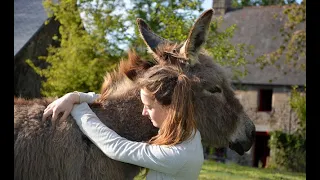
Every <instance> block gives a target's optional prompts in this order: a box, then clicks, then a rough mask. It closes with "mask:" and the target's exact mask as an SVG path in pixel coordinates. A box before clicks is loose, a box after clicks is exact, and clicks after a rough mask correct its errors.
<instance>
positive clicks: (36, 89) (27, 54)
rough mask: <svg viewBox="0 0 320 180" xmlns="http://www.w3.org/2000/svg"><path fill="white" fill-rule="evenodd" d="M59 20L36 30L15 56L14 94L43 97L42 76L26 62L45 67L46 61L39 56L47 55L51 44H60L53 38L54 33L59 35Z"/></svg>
mask: <svg viewBox="0 0 320 180" xmlns="http://www.w3.org/2000/svg"><path fill="white" fill-rule="evenodd" d="M59 25H60V24H59V22H57V21H55V20H53V19H52V20H49V23H48V24H47V25H45V24H44V25H43V26H41V27H40V29H39V30H38V31H37V32H35V34H34V35H33V37H31V39H30V40H29V41H28V42H27V43H26V44H25V45H24V47H23V48H22V49H21V50H20V51H19V52H18V53H17V54H16V55H15V57H14V96H17V97H24V98H38V97H41V94H40V88H41V77H40V76H39V75H38V74H36V73H35V72H34V70H33V69H32V68H31V67H30V66H29V65H28V64H26V62H25V61H26V59H31V61H32V62H33V63H34V64H35V65H36V66H37V67H41V68H44V67H46V66H47V65H46V63H45V62H44V61H41V60H38V57H39V56H46V55H47V48H48V47H49V45H53V46H58V45H59V44H58V43H57V42H56V41H54V40H53V39H52V37H53V35H58V32H59Z"/></svg>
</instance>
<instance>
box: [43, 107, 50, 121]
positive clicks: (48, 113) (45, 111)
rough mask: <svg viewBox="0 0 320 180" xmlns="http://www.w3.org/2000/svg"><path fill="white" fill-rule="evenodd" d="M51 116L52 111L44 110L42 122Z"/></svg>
mask: <svg viewBox="0 0 320 180" xmlns="http://www.w3.org/2000/svg"><path fill="white" fill-rule="evenodd" d="M51 114H52V109H49V110H48V109H45V110H44V113H43V116H42V121H44V120H46V119H47V118H48V117H49V116H50V115H51Z"/></svg>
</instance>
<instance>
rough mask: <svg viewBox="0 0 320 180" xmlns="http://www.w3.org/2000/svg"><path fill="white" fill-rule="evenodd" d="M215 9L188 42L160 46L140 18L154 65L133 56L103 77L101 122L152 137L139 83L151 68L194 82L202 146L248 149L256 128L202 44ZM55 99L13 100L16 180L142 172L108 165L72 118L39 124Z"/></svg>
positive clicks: (116, 177)
mask: <svg viewBox="0 0 320 180" xmlns="http://www.w3.org/2000/svg"><path fill="white" fill-rule="evenodd" d="M212 14H213V10H212V9H209V10H207V11H205V12H204V13H202V14H201V16H200V17H199V18H198V19H197V21H196V22H195V24H194V26H193V27H192V28H191V30H190V33H189V36H188V38H187V40H186V41H185V42H183V43H181V44H177V43H174V42H171V41H168V40H165V39H163V38H161V37H159V36H158V35H156V34H155V33H153V32H152V31H151V29H150V28H149V27H148V25H147V24H146V23H145V22H144V21H143V20H142V19H137V24H138V28H139V31H140V35H141V37H142V39H143V40H144V42H145V43H146V45H147V47H148V49H149V52H150V54H151V55H152V57H153V58H152V59H153V60H154V61H152V60H149V61H144V60H141V59H140V58H139V57H138V56H137V55H135V54H132V53H131V54H130V53H129V58H128V60H127V61H122V62H120V65H119V69H118V71H115V72H112V73H108V74H107V75H106V78H105V82H104V84H103V86H102V88H101V93H102V94H106V95H107V97H108V98H107V99H108V100H107V101H105V102H102V103H94V104H91V105H90V106H91V108H92V110H93V111H94V112H95V113H96V114H97V116H98V117H99V118H100V120H101V121H102V122H103V123H105V124H106V125H107V126H108V127H110V128H111V129H113V130H115V131H116V132H117V133H118V134H119V135H121V136H123V137H125V138H127V139H129V140H133V141H147V140H148V139H150V138H151V137H152V136H154V135H155V134H156V133H157V129H156V128H155V127H153V126H152V124H151V122H150V120H149V119H148V118H146V117H144V116H142V115H141V111H142V103H141V102H140V96H139V89H138V88H137V87H136V86H135V83H134V82H135V80H136V77H138V76H139V74H140V75H141V74H142V73H144V72H145V71H147V69H148V68H150V67H152V66H153V65H155V64H163V65H166V64H173V65H177V66H180V67H182V69H183V71H184V73H185V74H187V75H188V76H190V77H192V79H197V81H195V83H194V85H193V87H192V88H193V91H194V107H195V113H196V121H197V128H198V129H199V131H200V133H201V136H202V139H203V141H205V142H207V143H209V144H210V145H212V146H214V147H230V148H231V149H232V150H234V151H236V152H237V153H238V154H240V155H242V154H243V153H244V152H246V151H248V150H249V149H250V148H251V146H252V144H253V142H254V135H255V126H254V124H253V122H252V121H251V120H250V118H249V117H248V116H247V114H246V113H245V112H244V110H243V107H242V105H241V104H240V102H239V101H238V100H237V99H236V97H235V95H234V92H233V90H232V88H231V86H230V83H229V81H228V80H227V78H226V76H225V75H224V72H223V69H222V68H221V67H220V66H218V65H217V64H215V63H214V61H213V59H212V58H211V57H209V56H208V55H207V54H206V53H205V52H204V51H202V50H201V46H202V45H203V44H204V43H205V40H206V35H207V33H208V29H209V24H210V22H211V18H212ZM50 102H52V99H33V100H24V99H21V98H15V102H14V178H15V179H16V180H22V179H27V180H35V179H46V180H58V179H59V180H78V179H79V180H82V179H83V180H88V179H95V180H99V179H101V180H102V179H113V180H123V179H133V178H134V177H135V176H136V175H137V174H138V173H139V170H140V169H141V167H138V166H135V165H131V164H126V163H122V162H119V161H115V160H112V159H110V158H108V157H107V156H106V155H104V154H103V153H102V151H100V150H99V149H98V148H97V147H96V146H95V145H94V144H93V143H91V142H90V140H88V139H87V138H86V137H85V136H84V135H83V133H82V132H81V131H80V130H79V128H78V127H77V125H76V123H75V122H74V120H73V119H72V117H71V116H69V117H68V119H67V120H66V121H63V122H62V121H61V122H60V121H59V122H58V123H57V124H56V125H52V124H51V123H52V122H51V121H50V120H48V121H41V118H42V114H43V110H44V109H45V108H46V106H47V105H48V104H49V103H50Z"/></svg>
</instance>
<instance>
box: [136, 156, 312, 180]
mask: <svg viewBox="0 0 320 180" xmlns="http://www.w3.org/2000/svg"><path fill="white" fill-rule="evenodd" d="M208 179H210V180H278V179H279V180H305V179H306V174H305V173H294V172H283V171H277V170H272V169H265V168H254V167H247V166H240V165H237V164H233V163H229V164H223V163H219V162H215V161H210V160H205V162H204V164H203V166H202V170H201V172H200V176H199V180H208ZM134 180H143V178H142V177H141V175H138V176H137V177H136V178H135V179H134Z"/></svg>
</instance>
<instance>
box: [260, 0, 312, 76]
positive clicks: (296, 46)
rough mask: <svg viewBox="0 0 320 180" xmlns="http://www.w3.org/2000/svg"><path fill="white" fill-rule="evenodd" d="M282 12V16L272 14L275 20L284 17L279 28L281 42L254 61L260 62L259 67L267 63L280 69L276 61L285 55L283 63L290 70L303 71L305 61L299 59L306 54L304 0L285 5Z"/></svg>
mask: <svg viewBox="0 0 320 180" xmlns="http://www.w3.org/2000/svg"><path fill="white" fill-rule="evenodd" d="M282 13H283V16H282V15H281V14H275V15H274V18H275V20H276V19H280V18H283V17H284V18H285V23H284V25H283V27H282V28H280V30H279V31H280V35H281V37H282V39H283V41H282V43H281V44H280V46H279V47H278V48H277V49H276V50H275V51H273V52H270V53H267V54H264V55H262V56H260V57H258V58H257V60H256V62H257V63H260V68H261V69H263V68H264V67H265V66H269V65H271V66H275V67H276V68H278V69H281V67H282V66H280V65H279V64H277V63H276V62H277V61H278V60H279V59H280V58H281V57H282V56H285V62H284V64H283V65H287V66H288V67H289V69H291V71H293V70H298V71H300V70H302V71H305V70H306V69H305V62H303V61H301V60H302V59H304V58H305V56H306V27H305V22H306V0H303V1H302V2H301V4H296V3H293V4H290V5H288V6H285V8H284V10H283V12H282ZM284 73H286V72H284Z"/></svg>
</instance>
